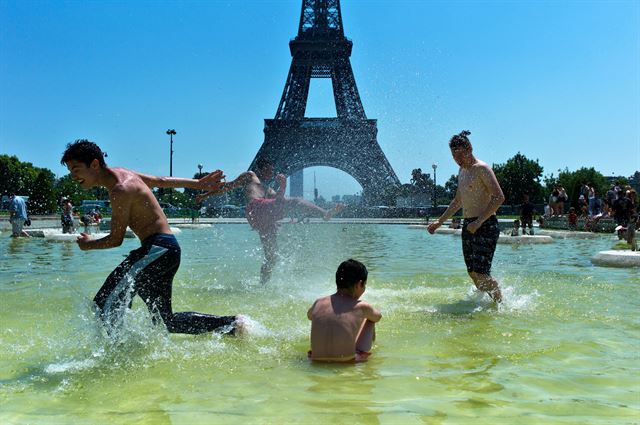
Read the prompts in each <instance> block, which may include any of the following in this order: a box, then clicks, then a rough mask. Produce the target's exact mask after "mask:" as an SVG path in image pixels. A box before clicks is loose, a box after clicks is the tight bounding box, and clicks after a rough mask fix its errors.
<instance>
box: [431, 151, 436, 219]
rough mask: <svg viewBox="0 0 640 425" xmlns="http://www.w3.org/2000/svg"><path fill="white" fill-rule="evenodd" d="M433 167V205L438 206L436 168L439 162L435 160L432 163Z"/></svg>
mask: <svg viewBox="0 0 640 425" xmlns="http://www.w3.org/2000/svg"><path fill="white" fill-rule="evenodd" d="M431 168H433V201H431V205H432V206H433V208H434V211H435V208H436V168H438V164H436V163H435V162H434V163H433V164H431Z"/></svg>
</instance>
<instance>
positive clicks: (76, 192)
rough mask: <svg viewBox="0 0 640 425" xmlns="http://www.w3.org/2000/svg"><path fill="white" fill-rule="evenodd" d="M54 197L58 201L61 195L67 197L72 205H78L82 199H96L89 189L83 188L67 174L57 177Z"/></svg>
mask: <svg viewBox="0 0 640 425" xmlns="http://www.w3.org/2000/svg"><path fill="white" fill-rule="evenodd" d="M54 190H55V199H56V200H57V201H60V200H61V199H62V198H63V197H66V198H69V200H70V201H71V204H72V205H74V206H77V205H80V204H81V203H82V200H83V199H97V198H96V197H95V196H94V194H93V193H92V192H91V191H88V190H84V189H83V188H82V187H80V185H79V184H78V182H76V181H75V180H73V179H72V178H71V175H69V174H67V175H65V176H63V177H61V178H59V179H58V180H57V181H56V183H55V186H54Z"/></svg>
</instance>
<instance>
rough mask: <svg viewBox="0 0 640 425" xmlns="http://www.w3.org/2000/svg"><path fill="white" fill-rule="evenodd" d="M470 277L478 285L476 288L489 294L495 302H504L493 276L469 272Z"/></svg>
mask: <svg viewBox="0 0 640 425" xmlns="http://www.w3.org/2000/svg"><path fill="white" fill-rule="evenodd" d="M469 276H470V277H471V279H472V280H473V283H474V284H475V285H476V288H478V289H479V290H481V291H483V292H486V293H487V294H489V296H490V297H491V299H492V300H494V301H495V302H498V303H499V302H502V293H501V292H500V286H499V285H498V281H497V280H496V279H494V278H493V277H492V276H491V275H489V274H481V273H476V272H469Z"/></svg>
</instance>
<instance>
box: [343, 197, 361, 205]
mask: <svg viewBox="0 0 640 425" xmlns="http://www.w3.org/2000/svg"><path fill="white" fill-rule="evenodd" d="M361 202H362V196H361V195H343V196H342V203H343V204H345V205H358V204H360V203H361Z"/></svg>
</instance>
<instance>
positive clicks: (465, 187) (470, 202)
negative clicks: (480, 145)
mask: <svg viewBox="0 0 640 425" xmlns="http://www.w3.org/2000/svg"><path fill="white" fill-rule="evenodd" d="M497 193H500V194H501V193H502V191H501V189H500V186H499V184H498V181H497V179H496V177H495V174H494V173H493V170H492V169H491V167H490V166H489V165H488V164H487V163H485V162H483V161H480V160H476V162H475V163H474V164H473V165H471V166H470V167H468V168H460V172H459V174H458V197H459V199H460V202H461V203H462V208H463V212H462V214H463V216H464V217H465V218H472V217H480V216H481V215H482V214H483V213H484V212H485V210H486V209H487V206H488V205H489V203H490V202H491V199H492V197H494V196H495V195H496V194H497Z"/></svg>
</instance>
